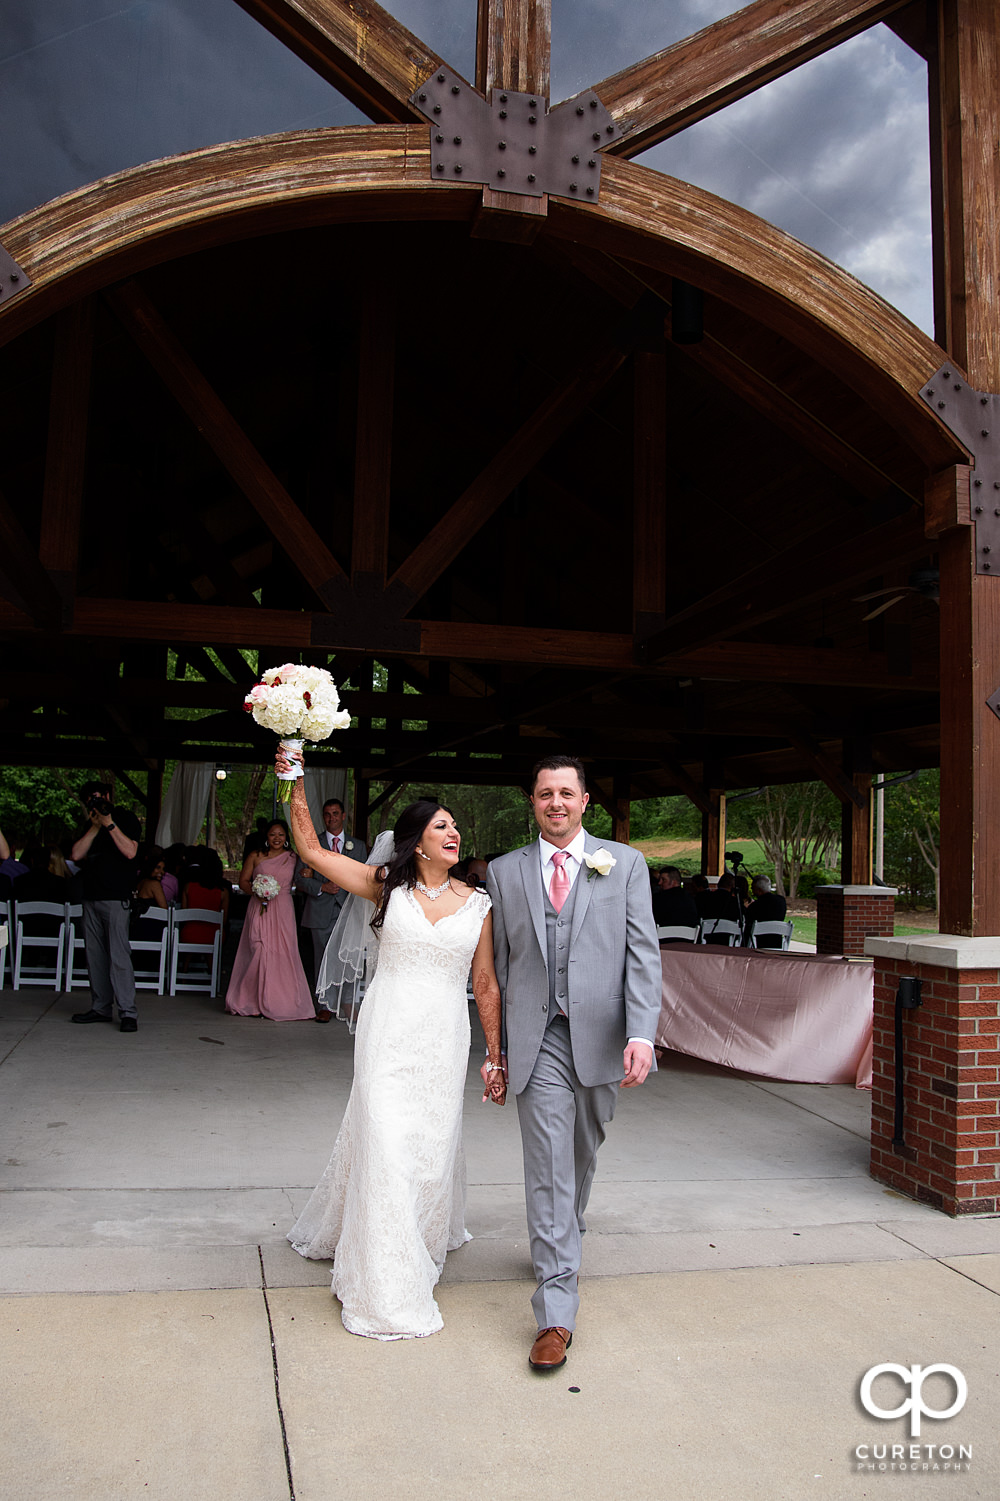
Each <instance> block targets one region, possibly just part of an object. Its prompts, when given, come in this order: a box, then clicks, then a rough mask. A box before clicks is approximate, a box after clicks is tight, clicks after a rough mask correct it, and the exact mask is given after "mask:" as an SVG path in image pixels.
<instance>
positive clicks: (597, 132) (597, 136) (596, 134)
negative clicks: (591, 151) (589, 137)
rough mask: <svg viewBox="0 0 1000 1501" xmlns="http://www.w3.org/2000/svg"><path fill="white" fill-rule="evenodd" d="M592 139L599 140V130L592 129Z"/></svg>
mask: <svg viewBox="0 0 1000 1501" xmlns="http://www.w3.org/2000/svg"><path fill="white" fill-rule="evenodd" d="M593 139H594V140H595V141H599V140H600V139H601V132H600V131H599V130H595V131H594V135H593Z"/></svg>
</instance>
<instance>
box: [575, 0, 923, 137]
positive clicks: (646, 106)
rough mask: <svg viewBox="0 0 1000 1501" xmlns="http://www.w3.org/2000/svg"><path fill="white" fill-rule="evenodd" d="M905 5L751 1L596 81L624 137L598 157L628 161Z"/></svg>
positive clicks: (887, 0)
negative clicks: (617, 71) (613, 156)
mask: <svg viewBox="0 0 1000 1501" xmlns="http://www.w3.org/2000/svg"><path fill="white" fill-rule="evenodd" d="M908 4H909V0H755V3H753V4H751V5H748V6H745V7H744V8H743V9H742V10H739V11H737V12H736V13H735V14H734V15H729V16H726V17H724V18H723V19H722V20H721V21H716V22H714V23H713V24H712V25H711V26H706V27H705V28H704V29H703V30H702V31H699V32H697V33H695V35H693V36H689V37H685V38H684V40H683V41H679V42H675V43H674V45H673V46H671V47H666V48H664V49H663V50H662V51H661V52H657V53H654V54H653V55H652V56H651V57H647V58H644V59H643V60H642V61H641V62H639V63H635V64H633V65H632V66H630V67H628V68H625V69H623V70H622V71H621V72H620V73H616V74H614V75H613V76H611V77H610V78H605V79H604V80H602V82H601V83H597V84H594V86H593V88H594V93H595V94H596V95H597V96H598V98H599V99H600V100H601V102H602V103H603V104H604V106H605V108H606V109H607V110H608V112H609V113H610V115H611V117H612V119H613V120H614V121H615V122H616V124H618V125H619V126H620V127H621V129H622V131H623V134H622V135H621V136H620V137H619V138H618V139H617V140H615V141H614V142H612V144H611V145H610V146H607V147H605V155H615V156H623V157H633V156H636V155H638V154H639V152H641V151H647V150H648V149H649V147H650V146H655V145H656V144H657V143H658V142H659V141H664V140H667V139H668V137H670V136H672V135H676V134H677V133H678V131H681V130H684V129H686V127H687V126H689V125H693V124H694V123H695V121H697V120H704V119H705V118H706V117H707V116H709V115H713V114H716V113H717V112H718V111H719V110H721V109H725V108H726V107H727V105H730V104H735V102H736V101H737V100H738V99H742V98H744V97H745V96H746V95H747V94H751V93H753V92H754V91H755V90H756V89H759V88H761V87H763V86H764V85H765V84H768V83H771V82H773V80H774V79H775V78H781V77H783V76H784V75H785V74H786V73H791V72H792V71H793V70H794V69H795V68H798V67H800V66H801V65H802V64H803V63H806V62H809V61H810V60H811V59H812V58H814V57H819V56H820V55H821V54H822V53H824V52H828V51H829V50H830V49H831V48H832V47H836V46H839V44H840V43H841V42H846V41H848V40H849V39H850V38H851V37H853V36H857V35H858V33H859V32H862V31H867V30H868V29H869V27H871V26H874V25H876V24H877V23H878V22H879V21H883V20H885V19H886V18H887V17H888V16H891V15H892V14H893V12H894V11H897V10H901V9H903V8H904V6H906V5H908Z"/></svg>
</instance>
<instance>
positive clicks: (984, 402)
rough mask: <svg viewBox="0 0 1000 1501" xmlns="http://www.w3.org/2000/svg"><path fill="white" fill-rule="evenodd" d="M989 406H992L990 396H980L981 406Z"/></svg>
mask: <svg viewBox="0 0 1000 1501" xmlns="http://www.w3.org/2000/svg"><path fill="white" fill-rule="evenodd" d="M989 404H990V398H989V397H988V396H980V398H979V405H980V406H981V407H988V406H989Z"/></svg>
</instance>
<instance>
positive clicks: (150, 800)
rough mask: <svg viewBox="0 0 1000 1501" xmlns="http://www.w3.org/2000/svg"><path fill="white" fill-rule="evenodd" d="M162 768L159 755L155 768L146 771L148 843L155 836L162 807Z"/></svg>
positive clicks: (161, 760)
mask: <svg viewBox="0 0 1000 1501" xmlns="http://www.w3.org/2000/svg"><path fill="white" fill-rule="evenodd" d="M163 770H164V767H163V757H162V756H161V757H160V758H159V760H158V761H157V763H156V769H155V770H153V769H152V768H150V770H149V771H147V773H146V839H147V841H148V842H149V843H152V842H153V840H155V838H156V826H157V824H158V823H159V821H160V813H161V811H162V809H163Z"/></svg>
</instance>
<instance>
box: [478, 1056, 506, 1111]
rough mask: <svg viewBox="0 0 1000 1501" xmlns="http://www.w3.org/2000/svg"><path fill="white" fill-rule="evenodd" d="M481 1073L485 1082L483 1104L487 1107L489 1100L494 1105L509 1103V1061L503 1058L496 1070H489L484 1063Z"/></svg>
mask: <svg viewBox="0 0 1000 1501" xmlns="http://www.w3.org/2000/svg"><path fill="white" fill-rule="evenodd" d="M488 1061H489V1060H488V1059H487V1062H488ZM479 1073H480V1077H481V1078H482V1081H483V1090H484V1094H483V1104H484V1105H485V1104H486V1101H487V1100H492V1101H493V1103H494V1105H505V1104H506V1103H507V1059H506V1058H505V1057H501V1059H500V1067H499V1068H494V1069H488V1068H487V1067H486V1063H484V1064H483V1066H482V1068H481V1069H480V1070H479Z"/></svg>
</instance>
